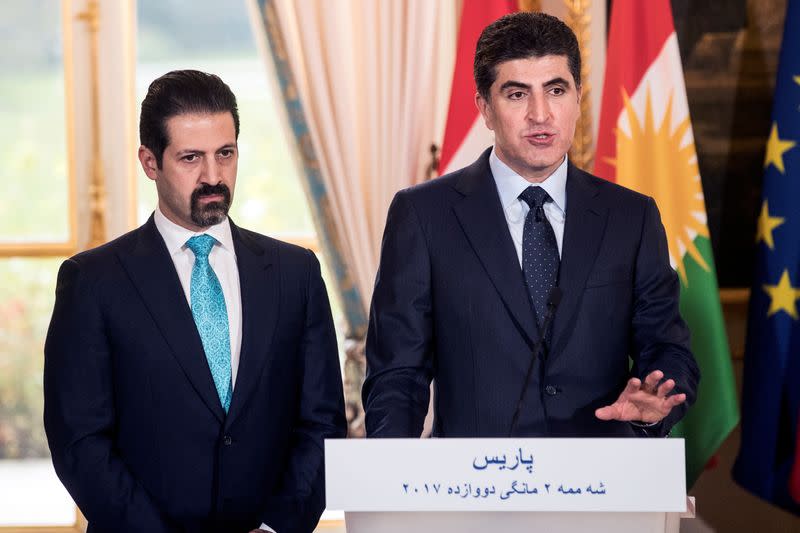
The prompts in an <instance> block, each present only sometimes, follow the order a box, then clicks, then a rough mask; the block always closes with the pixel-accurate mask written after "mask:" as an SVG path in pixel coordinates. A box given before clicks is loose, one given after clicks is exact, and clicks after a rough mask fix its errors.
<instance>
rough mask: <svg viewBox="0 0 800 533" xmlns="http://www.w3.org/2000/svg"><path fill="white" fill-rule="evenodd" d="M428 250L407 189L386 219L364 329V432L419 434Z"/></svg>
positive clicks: (425, 369)
mask: <svg viewBox="0 0 800 533" xmlns="http://www.w3.org/2000/svg"><path fill="white" fill-rule="evenodd" d="M432 308H433V302H432V295H431V264H430V255H429V252H428V248H427V243H426V239H425V235H424V233H423V229H422V227H421V224H420V221H419V218H418V217H417V213H416V212H415V210H414V207H413V205H412V204H411V202H410V200H409V199H408V198H407V193H404V192H400V193H398V194H397V195H396V196H395V198H394V200H393V201H392V205H391V206H390V207H389V214H388V216H387V220H386V229H385V231H384V236H383V245H382V249H381V261H380V267H379V270H378V276H377V280H376V282H375V290H374V292H373V295H372V306H371V309H370V316H369V330H368V332H367V346H366V352H367V378H366V381H365V382H364V387H363V390H362V397H363V402H364V410H365V411H366V429H367V437H412V438H413V437H419V436H420V435H421V433H422V426H423V422H424V421H425V415H426V413H427V410H428V402H429V399H430V388H429V386H430V382H431V378H432V373H433V348H432V344H433V342H432V337H433V325H432V323H433V318H432Z"/></svg>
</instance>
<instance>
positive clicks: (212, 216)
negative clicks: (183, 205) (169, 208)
mask: <svg viewBox="0 0 800 533" xmlns="http://www.w3.org/2000/svg"><path fill="white" fill-rule="evenodd" d="M227 216H228V206H227V205H226V204H223V203H219V202H214V203H210V204H207V205H204V206H202V207H199V206H198V208H197V209H193V210H192V222H194V223H195V224H197V225H198V226H200V227H203V228H207V227H209V226H215V225H217V224H219V223H220V222H222V221H223V220H225V217H227Z"/></svg>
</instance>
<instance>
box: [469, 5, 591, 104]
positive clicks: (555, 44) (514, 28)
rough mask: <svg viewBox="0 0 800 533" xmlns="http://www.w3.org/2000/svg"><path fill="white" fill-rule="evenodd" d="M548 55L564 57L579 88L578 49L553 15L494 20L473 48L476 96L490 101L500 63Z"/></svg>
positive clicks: (566, 28)
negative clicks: (477, 94)
mask: <svg viewBox="0 0 800 533" xmlns="http://www.w3.org/2000/svg"><path fill="white" fill-rule="evenodd" d="M548 55H557V56H567V65H568V66H569V70H570V72H571V73H572V77H573V79H574V80H575V85H576V87H580V86H581V50H580V47H578V39H576V38H575V34H574V33H573V32H572V30H571V29H570V28H569V26H567V25H566V24H564V23H563V22H562V21H560V20H559V19H557V18H556V17H554V16H552V15H547V14H545V13H531V12H527V11H522V12H519V13H512V14H510V15H505V16H504V17H501V18H499V19H497V20H496V21H494V22H492V23H491V24H489V25H488V26H486V27H485V28H484V29H483V31H482V32H481V36H480V38H478V45H477V47H476V49H475V62H474V64H473V75H474V77H475V85H476V87H477V89H478V93H480V95H481V96H482V97H483V98H484V99H485V100H488V99H489V96H490V88H491V86H492V84H493V83H494V80H495V79H496V78H497V65H499V64H500V63H503V62H505V61H511V60H514V59H527V58H529V57H543V56H548Z"/></svg>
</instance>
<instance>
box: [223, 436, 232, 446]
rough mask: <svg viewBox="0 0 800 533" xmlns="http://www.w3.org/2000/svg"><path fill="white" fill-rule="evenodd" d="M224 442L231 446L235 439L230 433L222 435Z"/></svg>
mask: <svg viewBox="0 0 800 533" xmlns="http://www.w3.org/2000/svg"><path fill="white" fill-rule="evenodd" d="M222 444H224V445H225V446H230V445H231V444H233V439H232V438H231V436H230V435H225V436H224V437H222Z"/></svg>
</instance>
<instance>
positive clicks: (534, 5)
mask: <svg viewBox="0 0 800 533" xmlns="http://www.w3.org/2000/svg"><path fill="white" fill-rule="evenodd" d="M517 6H518V7H519V10H520V11H541V10H542V2H541V0H517Z"/></svg>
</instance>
